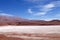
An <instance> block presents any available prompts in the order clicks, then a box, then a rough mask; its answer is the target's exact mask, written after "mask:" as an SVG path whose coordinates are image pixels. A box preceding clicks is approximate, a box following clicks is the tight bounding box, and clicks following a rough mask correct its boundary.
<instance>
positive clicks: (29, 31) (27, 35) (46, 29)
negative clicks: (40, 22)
mask: <svg viewBox="0 0 60 40" xmlns="http://www.w3.org/2000/svg"><path fill="white" fill-rule="evenodd" d="M0 40H60V26H0Z"/></svg>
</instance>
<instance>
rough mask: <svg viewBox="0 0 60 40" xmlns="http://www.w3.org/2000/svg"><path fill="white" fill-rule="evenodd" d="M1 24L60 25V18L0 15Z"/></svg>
mask: <svg viewBox="0 0 60 40" xmlns="http://www.w3.org/2000/svg"><path fill="white" fill-rule="evenodd" d="M0 25H60V20H51V21H45V20H28V19H24V18H20V17H11V16H0Z"/></svg>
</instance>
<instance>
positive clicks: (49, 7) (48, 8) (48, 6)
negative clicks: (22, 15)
mask: <svg viewBox="0 0 60 40" xmlns="http://www.w3.org/2000/svg"><path fill="white" fill-rule="evenodd" d="M30 1H37V0H30ZM36 7H37V8H39V9H40V10H39V12H37V13H36V12H33V11H32V10H31V9H28V12H29V13H31V14H32V15H35V16H43V15H46V14H47V13H48V12H50V11H51V10H53V8H55V7H60V1H54V2H50V3H49V4H46V5H38V6H35V8H36ZM32 8H34V7H32Z"/></svg>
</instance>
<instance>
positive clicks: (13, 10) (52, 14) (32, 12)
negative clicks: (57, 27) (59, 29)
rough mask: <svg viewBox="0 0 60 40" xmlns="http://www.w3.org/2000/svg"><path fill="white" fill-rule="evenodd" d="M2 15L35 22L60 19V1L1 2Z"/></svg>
mask: <svg viewBox="0 0 60 40" xmlns="http://www.w3.org/2000/svg"><path fill="white" fill-rule="evenodd" d="M0 15H4V16H19V17H22V18H26V19H33V20H52V19H60V0H0Z"/></svg>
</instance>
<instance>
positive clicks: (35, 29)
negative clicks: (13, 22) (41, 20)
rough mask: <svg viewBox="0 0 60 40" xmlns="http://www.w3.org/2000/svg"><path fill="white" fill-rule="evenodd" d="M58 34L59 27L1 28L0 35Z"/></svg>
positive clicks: (59, 31)
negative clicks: (9, 33) (13, 33)
mask: <svg viewBox="0 0 60 40" xmlns="http://www.w3.org/2000/svg"><path fill="white" fill-rule="evenodd" d="M1 32H2V33H5V32H16V33H60V26H1V27H0V33H1Z"/></svg>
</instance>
